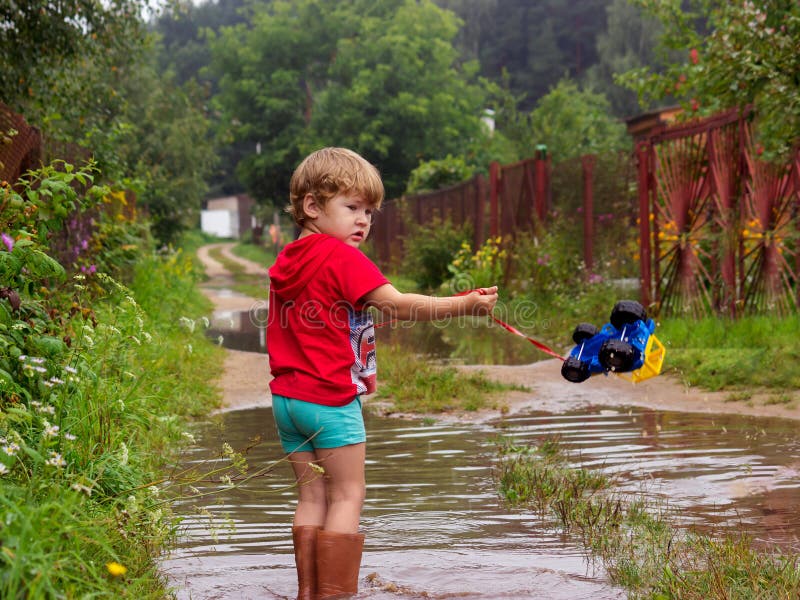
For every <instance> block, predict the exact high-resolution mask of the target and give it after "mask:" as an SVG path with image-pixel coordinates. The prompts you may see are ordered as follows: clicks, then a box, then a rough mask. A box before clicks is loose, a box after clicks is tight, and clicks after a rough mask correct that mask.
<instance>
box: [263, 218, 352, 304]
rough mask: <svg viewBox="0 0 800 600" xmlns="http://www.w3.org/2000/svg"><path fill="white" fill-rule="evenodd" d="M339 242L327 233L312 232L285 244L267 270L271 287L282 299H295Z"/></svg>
mask: <svg viewBox="0 0 800 600" xmlns="http://www.w3.org/2000/svg"><path fill="white" fill-rule="evenodd" d="M341 243H342V242H340V241H339V240H337V239H336V238H335V237H332V236H330V235H326V234H324V233H315V234H312V235H308V236H306V237H303V238H300V239H298V240H295V241H294V242H291V243H290V244H287V245H286V246H285V247H284V249H283V250H282V251H281V252H280V254H278V258H277V259H276V260H275V264H274V265H272V267H270V269H269V282H270V289H271V290H272V291H273V292H274V293H275V294H276V295H277V296H279V297H280V298H281V299H282V300H284V301H287V300H294V299H295V298H297V296H299V295H300V293H301V292H302V291H303V290H304V289H305V287H306V286H307V285H308V283H309V282H310V281H311V280H312V279H313V278H314V275H315V274H316V272H317V271H318V270H319V267H320V266H321V265H322V263H323V261H325V259H327V258H328V256H330V255H331V253H332V252H333V251H334V250H336V248H337V247H338V246H339V245H340V244H341Z"/></svg>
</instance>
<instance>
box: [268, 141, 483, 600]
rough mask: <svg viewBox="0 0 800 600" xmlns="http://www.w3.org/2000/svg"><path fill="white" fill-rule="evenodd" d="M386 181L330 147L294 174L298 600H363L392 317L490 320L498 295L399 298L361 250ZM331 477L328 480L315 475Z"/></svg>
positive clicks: (275, 323) (282, 357)
mask: <svg viewBox="0 0 800 600" xmlns="http://www.w3.org/2000/svg"><path fill="white" fill-rule="evenodd" d="M383 194H384V191H383V183H382V181H381V178H380V175H379V174H378V171H377V170H376V169H375V167H373V166H372V165H371V164H370V163H369V162H367V161H366V160H365V159H364V158H363V157H361V156H359V155H358V154H356V153H355V152H352V151H350V150H347V149H345V148H323V149H321V150H318V151H316V152H314V153H312V154H310V155H309V156H308V157H306V158H305V160H303V162H302V163H300V165H299V166H298V167H297V169H296V170H295V172H294V174H293V175H292V179H291V184H290V201H291V205H290V207H289V209H288V210H289V212H290V213H291V214H292V216H293V217H294V220H295V222H296V223H297V225H298V226H299V227H300V229H301V232H300V235H299V237H298V239H297V240H295V241H294V242H292V243H290V244H288V245H287V246H286V247H285V248H284V249H283V250H282V251H281V253H280V254H279V255H278V258H277V259H276V261H275V264H274V265H273V266H272V267H271V268H270V270H269V276H270V295H269V319H268V324H267V339H268V345H269V357H270V370H271V372H272V375H273V377H274V379H273V380H272V381H271V382H270V389H271V391H272V406H273V413H274V415H275V422H276V425H277V428H278V434H279V436H280V439H281V445H282V446H283V449H284V451H285V452H286V453H287V454H288V455H289V460H290V462H291V465H292V469H293V470H294V474H295V477H296V479H297V483H298V489H299V498H298V503H297V508H296V510H295V515H294V522H293V526H292V538H293V542H294V549H295V562H296V565H297V576H298V583H299V591H298V596H297V597H298V600H300V599H303V600H306V599H317V598H340V597H347V596H349V595H350V594H354V593H356V591H357V589H358V571H359V567H360V563H361V552H362V548H363V544H364V536H363V535H362V534H360V533H358V525H359V519H360V515H361V509H362V505H363V503H364V497H365V491H366V483H365V477H364V462H365V456H366V455H365V448H366V432H365V430H364V420H363V417H362V414H361V399H360V395H361V394H369V393H372V392H374V391H375V383H376V357H375V330H374V327H373V323H372V317H371V315H370V313H369V312H368V311H367V308H368V307H375V308H377V309H378V310H379V311H380V312H381V313H382V315H383V316H384V317H386V318H389V319H403V320H410V319H413V320H431V319H440V318H446V317H450V316H454V315H468V314H472V315H488V314H490V313H491V312H492V310H493V308H494V306H495V303H496V302H497V287H492V288H485V289H481V290H477V291H474V292H472V293H469V294H466V295H463V296H457V297H447V298H436V297H433V296H423V295H420V294H401V293H400V292H398V291H397V290H396V289H395V288H394V286H392V284H391V283H389V281H388V280H387V279H386V278H385V277H384V276H383V274H382V273H381V272H380V270H378V268H377V267H376V266H375V265H374V264H373V263H372V261H370V260H369V259H368V258H367V257H366V256H365V255H364V254H363V253H362V252H361V251H360V250H359V246H360V245H361V243H362V242H363V241H364V240H365V239H366V238H367V235H368V234H369V230H370V226H371V222H372V215H373V213H374V212H375V211H376V210H377V209H379V208H380V205H381V202H382V201H383ZM323 471H324V476H322V477H320V476H319V475H318V473H319V472H323Z"/></svg>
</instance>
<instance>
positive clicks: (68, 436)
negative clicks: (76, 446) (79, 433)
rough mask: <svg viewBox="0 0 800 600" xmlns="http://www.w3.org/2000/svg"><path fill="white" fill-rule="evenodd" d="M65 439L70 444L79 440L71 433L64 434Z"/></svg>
mask: <svg viewBox="0 0 800 600" xmlns="http://www.w3.org/2000/svg"><path fill="white" fill-rule="evenodd" d="M64 439H65V440H69V441H70V442H74V441H75V440H77V439H78V438H77V437H75V436H74V435H73V434H71V433H69V432H68V431H65V432H64Z"/></svg>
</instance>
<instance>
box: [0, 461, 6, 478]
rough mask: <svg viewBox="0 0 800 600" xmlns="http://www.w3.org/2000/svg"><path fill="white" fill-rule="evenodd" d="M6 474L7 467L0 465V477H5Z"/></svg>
mask: <svg viewBox="0 0 800 600" xmlns="http://www.w3.org/2000/svg"><path fill="white" fill-rule="evenodd" d="M6 473H8V467H7V466H5V465H4V464H3V463H0V475H5V474H6Z"/></svg>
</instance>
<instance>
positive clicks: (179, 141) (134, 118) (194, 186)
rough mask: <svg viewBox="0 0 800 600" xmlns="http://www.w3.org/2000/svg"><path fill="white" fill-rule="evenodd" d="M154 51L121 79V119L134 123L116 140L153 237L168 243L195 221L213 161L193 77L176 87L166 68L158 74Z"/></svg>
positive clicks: (209, 140) (199, 91) (204, 119)
mask: <svg viewBox="0 0 800 600" xmlns="http://www.w3.org/2000/svg"><path fill="white" fill-rule="evenodd" d="M155 61H156V55H155V54H152V55H150V61H149V62H147V63H145V64H143V65H141V67H140V68H139V69H137V71H136V72H135V73H133V74H132V75H133V76H132V77H131V79H129V80H128V81H126V86H127V90H126V97H127V104H126V109H127V110H126V113H125V119H126V121H128V122H130V123H134V124H135V127H130V128H127V129H126V130H125V133H123V134H122V136H121V137H120V139H119V142H120V144H119V146H120V147H119V153H120V158H121V161H123V162H124V164H125V172H126V174H127V176H128V177H129V178H130V179H131V182H132V185H134V186H135V187H136V189H137V203H138V205H139V206H140V207H142V208H143V209H144V210H145V212H146V214H147V215H148V216H149V219H150V221H151V228H152V231H153V234H154V235H155V237H156V238H157V239H158V240H159V241H160V242H162V243H168V242H173V241H175V239H176V238H177V236H178V234H179V233H180V232H181V231H183V230H184V229H186V228H188V227H194V226H197V224H198V211H199V209H200V204H201V201H202V199H203V196H204V195H205V192H206V190H207V183H206V181H207V177H208V175H209V173H210V172H211V169H212V167H213V165H214V153H213V150H212V138H211V136H210V134H209V121H208V119H207V118H206V117H205V115H204V114H203V111H202V106H203V99H204V94H203V93H202V90H201V89H200V88H199V86H197V84H195V83H194V82H193V81H191V80H190V81H189V82H187V83H186V84H185V85H183V86H180V85H178V84H177V83H176V82H175V77H174V75H173V74H172V73H171V72H169V71H168V72H166V73H162V74H159V73H158V72H157V69H156V66H155Z"/></svg>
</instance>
